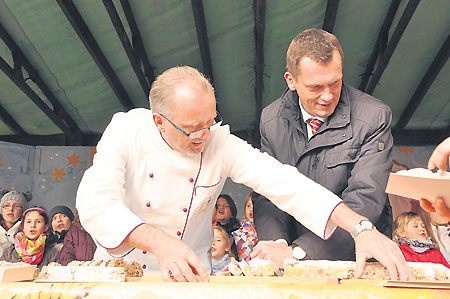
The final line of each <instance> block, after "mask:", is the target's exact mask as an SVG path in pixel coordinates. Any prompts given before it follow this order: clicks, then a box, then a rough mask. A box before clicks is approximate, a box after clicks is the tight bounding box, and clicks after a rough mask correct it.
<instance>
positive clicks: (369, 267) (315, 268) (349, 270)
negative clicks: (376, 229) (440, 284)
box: [284, 259, 450, 281]
mask: <svg viewBox="0 0 450 299" xmlns="http://www.w3.org/2000/svg"><path fill="white" fill-rule="evenodd" d="M406 264H407V265H408V267H409V269H410V271H411V274H412V275H413V277H414V279H415V280H427V281H433V280H439V281H445V280H450V269H448V268H447V267H445V266H444V265H441V264H434V263H415V262H407V263H406ZM355 268H356V262H352V261H325V260H319V261H312V260H307V261H297V260H291V259H286V260H285V262H284V275H285V276H289V277H292V276H294V277H319V278H327V277H335V278H339V279H351V278H355ZM361 278H364V279H379V280H389V279H390V278H389V271H388V270H387V268H386V267H385V266H383V265H382V264H380V263H378V262H377V263H366V267H365V272H364V274H363V275H362V277H361Z"/></svg>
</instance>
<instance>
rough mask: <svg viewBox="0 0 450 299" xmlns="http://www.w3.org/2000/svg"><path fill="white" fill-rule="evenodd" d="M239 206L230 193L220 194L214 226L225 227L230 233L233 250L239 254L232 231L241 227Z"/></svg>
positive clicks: (235, 253) (235, 254)
mask: <svg viewBox="0 0 450 299" xmlns="http://www.w3.org/2000/svg"><path fill="white" fill-rule="evenodd" d="M236 216H237V208H236V204H235V203H234V200H233V199H232V198H231V196H229V195H228V194H220V195H219V197H218V198H217V201H216V210H215V222H213V226H220V227H223V228H224V229H225V230H226V232H227V233H228V237H229V238H230V242H232V243H231V252H233V254H234V256H237V255H238V254H237V250H236V244H235V243H234V242H233V236H232V235H231V232H233V231H235V230H237V229H238V228H239V227H240V223H239V220H238V219H237V218H236Z"/></svg>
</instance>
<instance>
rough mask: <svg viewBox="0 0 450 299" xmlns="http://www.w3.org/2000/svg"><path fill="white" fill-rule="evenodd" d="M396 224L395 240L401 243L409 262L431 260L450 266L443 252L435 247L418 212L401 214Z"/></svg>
mask: <svg viewBox="0 0 450 299" xmlns="http://www.w3.org/2000/svg"><path fill="white" fill-rule="evenodd" d="M395 226H396V229H395V231H394V241H396V242H397V243H398V244H399V246H400V250H401V251H402V253H403V256H404V257H405V260H406V261H407V262H429V263H435V264H442V265H444V266H446V267H447V268H450V266H449V264H448V263H447V261H446V260H445V258H444V256H443V255H442V253H441V252H440V251H439V250H436V249H435V244H434V242H433V240H432V239H431V237H429V236H428V233H427V230H426V229H425V224H424V223H423V221H422V219H421V218H420V216H419V215H418V214H417V213H414V212H405V213H402V214H400V215H399V216H398V217H397V219H396V221H395Z"/></svg>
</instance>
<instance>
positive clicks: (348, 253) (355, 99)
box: [253, 84, 393, 260]
mask: <svg viewBox="0 0 450 299" xmlns="http://www.w3.org/2000/svg"><path fill="white" fill-rule="evenodd" d="M391 120H392V112H391V109H390V108H389V107H388V106H387V105H385V104H384V103H382V102H381V101H380V100H378V99H376V98H374V97H372V96H370V95H368V94H365V93H363V92H361V91H359V90H357V89H355V88H353V87H351V86H349V85H346V84H343V86H342V91H341V96H340V99H339V103H338V105H337V106H336V109H335V111H334V113H333V114H332V115H330V116H329V117H328V118H327V120H326V122H325V123H323V124H322V125H321V126H320V128H319V129H318V131H317V133H316V134H315V135H314V136H312V137H311V138H310V140H308V135H307V129H306V124H305V122H304V120H303V116H302V113H301V110H300V106H299V98H298V95H297V93H296V91H291V90H289V89H288V90H286V91H285V92H284V93H283V95H282V96H281V98H279V99H277V100H276V101H275V102H273V103H272V104H270V105H269V106H267V107H266V108H265V109H264V110H263V112H262V115H261V126H260V130H261V150H262V151H264V152H267V153H269V154H270V155H272V156H273V157H275V158H276V159H278V160H279V161H280V162H282V163H286V164H290V165H292V166H295V167H296V168H297V169H298V171H299V172H300V173H302V174H304V175H306V176H307V177H309V178H310V179H312V180H313V181H315V182H317V183H319V184H321V185H322V186H324V187H325V188H327V189H328V190H330V191H332V192H333V193H334V194H336V195H337V196H339V197H341V198H342V199H343V201H344V202H345V203H346V204H347V205H348V206H349V207H350V208H351V209H352V210H354V211H355V212H356V213H358V214H360V215H362V216H365V217H367V218H368V219H369V220H370V221H371V222H372V223H374V224H375V226H376V227H377V229H378V230H379V231H381V232H382V233H384V234H385V235H387V236H389V238H390V236H391V233H392V211H391V206H390V204H389V200H388V197H387V195H386V193H385V191H384V190H385V189H386V184H387V180H388V178H389V173H390V171H391V169H392V146H393V138H392V134H391ZM305 192H308V190H305ZM310 198H311V200H315V199H317V197H316V195H315V194H313V193H310ZM305 208H307V207H305ZM253 209H254V223H255V227H256V231H257V233H258V239H259V240H277V239H285V240H286V241H288V243H289V244H291V242H294V243H295V244H297V245H298V246H300V247H302V248H303V249H304V250H305V251H306V253H307V254H308V256H309V257H310V258H311V259H327V260H354V258H355V256H354V251H355V248H354V242H353V239H352V238H351V236H350V234H349V233H348V232H346V231H344V230H343V229H340V228H338V229H337V230H336V232H335V233H334V235H333V236H332V237H331V238H330V239H329V240H326V241H324V240H322V239H320V238H318V237H317V236H316V235H314V234H313V233H311V232H310V231H309V230H308V229H306V228H305V227H303V226H302V225H301V224H300V223H298V222H297V221H295V219H293V218H292V217H290V216H289V215H288V214H286V213H284V212H282V211H280V210H279V209H278V208H277V207H275V206H274V205H273V204H272V203H270V202H268V201H267V200H264V199H261V198H259V199H257V200H255V201H254V207H253Z"/></svg>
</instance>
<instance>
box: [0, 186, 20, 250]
mask: <svg viewBox="0 0 450 299" xmlns="http://www.w3.org/2000/svg"><path fill="white" fill-rule="evenodd" d="M24 204H25V196H24V195H23V194H22V193H20V192H17V191H10V192H8V193H6V194H5V195H3V196H2V199H1V201H0V206H1V209H2V210H1V214H0V224H1V225H0V256H1V255H2V254H3V250H5V249H6V248H8V247H9V246H11V245H12V244H14V236H15V234H16V232H17V231H18V230H19V226H20V216H21V215H22V211H23V205H24Z"/></svg>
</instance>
